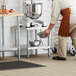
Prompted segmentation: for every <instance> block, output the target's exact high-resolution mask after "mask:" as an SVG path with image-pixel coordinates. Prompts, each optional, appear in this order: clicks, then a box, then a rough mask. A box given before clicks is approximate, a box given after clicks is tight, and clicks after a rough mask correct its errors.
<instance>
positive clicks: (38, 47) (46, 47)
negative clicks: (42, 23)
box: [27, 46, 50, 50]
mask: <svg viewBox="0 0 76 76" xmlns="http://www.w3.org/2000/svg"><path fill="white" fill-rule="evenodd" d="M48 48H50V46H37V47H31V46H30V47H28V48H27V49H28V50H31V49H48Z"/></svg>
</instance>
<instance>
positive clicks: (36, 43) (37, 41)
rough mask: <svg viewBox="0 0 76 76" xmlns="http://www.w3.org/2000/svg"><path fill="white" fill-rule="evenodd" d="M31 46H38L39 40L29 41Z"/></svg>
mask: <svg viewBox="0 0 76 76" xmlns="http://www.w3.org/2000/svg"><path fill="white" fill-rule="evenodd" d="M29 44H30V45H31V46H39V45H40V44H41V41H40V40H34V41H29Z"/></svg>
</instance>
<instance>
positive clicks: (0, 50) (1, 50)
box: [0, 48, 17, 52]
mask: <svg viewBox="0 0 76 76" xmlns="http://www.w3.org/2000/svg"><path fill="white" fill-rule="evenodd" d="M3 51H4V52H8V51H10V52H11V51H17V48H4V49H1V48H0V52H3Z"/></svg>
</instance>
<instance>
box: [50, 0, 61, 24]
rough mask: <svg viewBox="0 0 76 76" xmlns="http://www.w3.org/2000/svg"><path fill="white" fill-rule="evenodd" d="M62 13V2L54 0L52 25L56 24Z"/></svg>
mask: <svg viewBox="0 0 76 76" xmlns="http://www.w3.org/2000/svg"><path fill="white" fill-rule="evenodd" d="M60 11H61V1H60V0H54V1H53V3H52V14H51V22H50V23H51V24H56V22H57V20H58V18H59V15H60Z"/></svg>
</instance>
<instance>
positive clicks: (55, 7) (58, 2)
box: [45, 0, 61, 35]
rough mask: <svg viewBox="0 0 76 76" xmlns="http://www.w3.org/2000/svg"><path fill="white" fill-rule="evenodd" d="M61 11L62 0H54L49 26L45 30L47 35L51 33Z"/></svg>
mask: <svg viewBox="0 0 76 76" xmlns="http://www.w3.org/2000/svg"><path fill="white" fill-rule="evenodd" d="M60 11H61V0H54V1H53V7H52V14H51V21H50V25H49V27H48V28H47V29H46V30H45V35H48V34H50V31H51V29H52V28H53V27H54V25H55V24H56V23H57V21H58V18H59V15H60Z"/></svg>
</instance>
